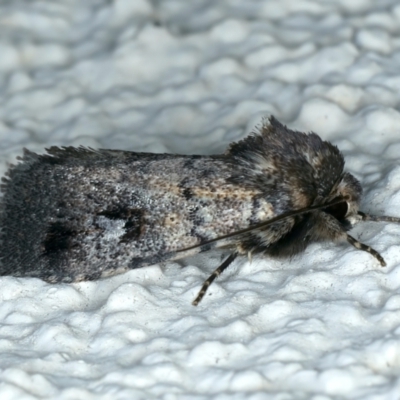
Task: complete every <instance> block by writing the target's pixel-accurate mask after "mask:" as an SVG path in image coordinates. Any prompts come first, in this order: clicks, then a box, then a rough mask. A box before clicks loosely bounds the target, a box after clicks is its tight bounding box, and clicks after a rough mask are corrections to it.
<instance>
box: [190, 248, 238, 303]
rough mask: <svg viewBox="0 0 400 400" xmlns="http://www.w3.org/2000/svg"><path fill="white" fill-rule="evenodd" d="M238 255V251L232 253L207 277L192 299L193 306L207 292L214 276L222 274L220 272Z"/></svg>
mask: <svg viewBox="0 0 400 400" xmlns="http://www.w3.org/2000/svg"><path fill="white" fill-rule="evenodd" d="M237 256H238V253H232V254H231V255H230V256H229V257H228V258H227V259H226V260H225V261H224V262H223V263H222V264H221V265H220V266H219V267H218V268H217V269H216V270H215V271H214V272H213V273H212V274H211V275H210V276H209V277H208V279H207V280H206V281H205V282H204V283H203V286H202V287H201V289H200V292H199V294H198V295H197V297H196V298H195V299H194V300H193V302H192V304H193V305H194V306H197V304H199V303H200V301H201V299H202V298H203V297H204V295H205V294H206V292H207V289H208V288H209V286H210V285H211V284H212V283H213V282H214V280H215V278H217V277H218V276H220V275H221V274H222V272H224V270H225V269H226V268H228V267H229V265H231V264H232V262H233V261H234V259H235V258H236V257H237Z"/></svg>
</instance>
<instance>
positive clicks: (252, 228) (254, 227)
mask: <svg viewBox="0 0 400 400" xmlns="http://www.w3.org/2000/svg"><path fill="white" fill-rule="evenodd" d="M346 201H347V199H346V198H345V197H344V198H342V199H340V200H334V201H331V202H330V203H326V204H317V205H315V206H310V207H305V208H300V209H298V210H295V211H289V212H286V213H283V214H280V215H278V216H276V217H274V218H271V219H269V220H268V221H264V222H260V223H259V224H254V225H252V226H250V227H249V228H245V229H241V230H238V231H235V232H232V233H228V234H227V235H222V236H219V237H217V238H215V239H211V240H207V241H204V242H202V243H199V244H195V245H194V246H190V247H185V248H184V249H178V250H175V253H183V252H185V251H189V250H193V249H198V248H201V247H205V246H207V245H209V244H211V243H215V242H219V241H221V240H224V239H228V238H231V237H235V236H240V235H243V234H245V233H248V232H252V231H255V230H257V229H262V228H266V227H267V226H269V225H272V224H274V223H275V222H278V221H282V220H284V219H286V218H289V217H295V216H297V215H301V214H306V213H308V212H310V211H314V210H320V209H323V208H328V207H332V206H335V205H336V204H340V203H344V202H346Z"/></svg>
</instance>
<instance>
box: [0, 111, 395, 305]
mask: <svg viewBox="0 0 400 400" xmlns="http://www.w3.org/2000/svg"><path fill="white" fill-rule="evenodd" d="M19 160H20V162H19V163H18V164H17V165H15V166H11V167H10V169H9V171H8V172H7V174H6V177H4V178H3V179H2V182H3V183H2V185H1V189H2V193H3V197H2V198H1V200H0V227H1V233H0V235H1V236H0V262H1V265H0V275H12V276H17V277H37V278H41V279H43V280H45V281H47V282H51V283H57V282H78V281H84V280H95V279H99V278H103V277H107V276H111V275H114V274H119V273H122V272H125V271H127V270H130V269H133V268H140V267H143V266H146V265H151V264H156V263H159V262H163V261H166V260H176V259H179V258H183V257H186V256H189V255H193V254H196V253H199V252H202V251H207V250H209V249H212V248H228V249H231V254H230V255H229V256H228V257H227V259H226V260H225V261H224V262H223V263H222V264H221V265H220V266H219V267H218V268H217V269H216V270H215V271H214V272H213V273H212V275H211V276H210V277H209V278H208V279H207V280H206V281H205V282H204V284H203V286H202V288H201V290H200V292H199V294H198V296H197V297H196V299H195V300H194V301H193V305H197V304H198V303H199V302H200V301H201V299H202V298H203V296H204V294H205V293H206V290H207V288H208V287H209V285H210V284H211V283H212V282H213V280H214V279H215V278H216V277H218V276H219V275H220V274H221V273H222V272H223V271H224V270H225V269H226V268H227V267H228V266H229V265H230V264H231V263H232V261H234V259H235V258H236V257H237V256H238V255H249V256H250V255H252V254H257V253H261V254H263V255H266V256H270V257H290V256H293V255H295V254H297V253H300V252H302V251H303V250H304V249H305V248H306V247H307V245H308V244H309V243H312V242H316V241H335V242H336V241H341V240H344V241H346V240H347V241H348V242H349V243H350V244H352V245H353V246H354V247H356V248H357V249H360V250H364V251H367V252H368V253H370V254H371V255H372V256H373V257H375V258H376V259H377V260H378V261H379V262H380V264H381V265H382V266H384V265H385V262H384V260H383V258H382V257H381V255H380V254H379V253H377V252H376V251H375V250H373V249H372V248H371V247H369V246H367V245H365V244H362V243H360V242H358V241H357V240H356V239H355V238H353V237H352V236H350V235H349V234H347V231H348V230H349V229H350V228H351V227H352V226H353V225H354V224H355V223H357V222H359V221H361V220H363V221H366V220H368V221H387V222H400V218H393V217H375V216H371V215H367V214H364V213H362V212H360V211H359V210H358V207H359V201H360V196H361V193H362V189H361V186H360V183H359V182H358V181H357V179H356V178H355V177H354V176H352V175H351V174H349V173H347V172H344V171H343V168H344V159H343V156H342V154H341V153H340V151H339V150H338V148H337V147H336V146H334V145H332V144H331V143H329V142H326V141H323V140H322V139H321V138H320V137H319V136H318V135H316V134H315V133H309V134H306V133H302V132H297V131H292V130H290V129H288V128H287V127H286V126H284V125H282V124H281V123H280V122H278V121H277V120H276V119H275V118H274V117H270V118H269V120H265V121H263V124H262V126H261V127H260V128H258V129H256V130H255V132H253V133H252V134H251V135H249V136H248V137H246V138H245V139H243V140H240V141H238V142H236V143H232V144H230V146H229V147H228V149H227V150H226V151H225V153H223V154H218V155H211V156H200V155H189V156H185V155H171V154H150V153H134V152H128V151H119V150H92V149H87V148H82V147H80V148H74V147H63V148H59V147H50V148H49V149H47V153H46V154H44V155H38V154H35V153H33V152H30V151H28V150H25V151H24V155H23V156H22V157H21V158H19Z"/></svg>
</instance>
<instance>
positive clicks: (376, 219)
mask: <svg viewBox="0 0 400 400" xmlns="http://www.w3.org/2000/svg"><path fill="white" fill-rule="evenodd" d="M358 215H359V216H360V217H361V219H362V220H363V221H373V222H395V223H400V218H396V217H388V216H386V215H382V216H381V217H379V216H377V215H369V214H365V213H363V212H361V211H358Z"/></svg>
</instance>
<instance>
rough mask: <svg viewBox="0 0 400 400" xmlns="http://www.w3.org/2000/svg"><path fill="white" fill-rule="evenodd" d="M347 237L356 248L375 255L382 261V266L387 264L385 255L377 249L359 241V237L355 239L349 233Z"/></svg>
mask: <svg viewBox="0 0 400 400" xmlns="http://www.w3.org/2000/svg"><path fill="white" fill-rule="evenodd" d="M389 218H390V217H389ZM346 237H347V241H348V242H349V243H350V244H351V245H352V246H354V247H355V248H356V249H358V250H363V251H366V252H367V253H369V254H371V255H372V256H373V257H375V258H376V259H377V260H378V261H379V262H380V263H381V266H382V267H385V266H386V262H385V260H384V259H383V257H382V256H381V255H380V254H379V253H378V252H377V251H376V250H374V249H373V248H372V247H370V246H367V245H366V244H364V243H361V242H359V241H358V240H357V239H354V238H353V236H350V235H348V234H346Z"/></svg>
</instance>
